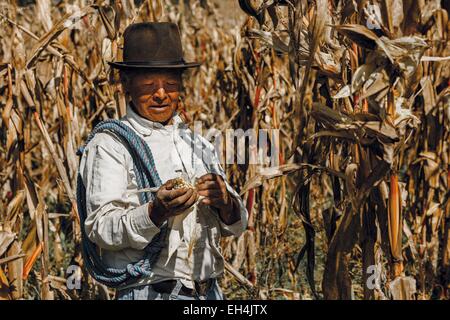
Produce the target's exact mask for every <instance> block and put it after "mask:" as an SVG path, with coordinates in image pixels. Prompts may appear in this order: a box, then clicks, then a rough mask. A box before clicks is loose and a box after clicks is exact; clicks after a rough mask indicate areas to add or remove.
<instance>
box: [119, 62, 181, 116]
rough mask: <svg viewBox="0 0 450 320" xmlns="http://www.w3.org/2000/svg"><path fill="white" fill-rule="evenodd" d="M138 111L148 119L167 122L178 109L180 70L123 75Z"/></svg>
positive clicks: (123, 80) (127, 90)
mask: <svg viewBox="0 0 450 320" xmlns="http://www.w3.org/2000/svg"><path fill="white" fill-rule="evenodd" d="M122 84H123V86H124V89H125V91H126V92H127V93H128V94H129V95H130V97H131V101H132V102H133V104H134V106H135V108H136V110H135V111H136V112H137V113H138V114H139V115H140V116H141V117H143V118H146V119H148V120H151V121H154V122H159V123H162V124H167V123H168V122H169V121H170V120H171V119H172V117H173V116H174V114H175V112H176V111H177V109H178V98H179V96H180V90H181V72H180V71H171V70H167V71H166V70H164V71H157V70H151V71H139V72H131V73H125V75H124V76H123V77H122Z"/></svg>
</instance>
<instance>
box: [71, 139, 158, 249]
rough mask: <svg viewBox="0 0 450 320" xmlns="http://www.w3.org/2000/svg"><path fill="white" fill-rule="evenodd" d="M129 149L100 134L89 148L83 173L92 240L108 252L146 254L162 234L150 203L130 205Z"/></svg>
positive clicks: (81, 163) (81, 167)
mask: <svg viewBox="0 0 450 320" xmlns="http://www.w3.org/2000/svg"><path fill="white" fill-rule="evenodd" d="M126 152H128V151H127V149H126V148H125V146H123V145H122V144H121V143H119V142H118V141H116V140H115V138H113V137H112V136H111V135H109V134H107V133H99V134H97V135H96V137H95V138H94V139H93V140H92V141H91V142H90V143H89V144H88V145H87V147H86V149H85V151H84V153H83V156H82V159H81V162H80V172H81V176H82V179H83V183H84V185H85V187H86V211H87V218H86V221H85V224H84V228H85V231H86V234H87V236H88V237H89V239H90V240H91V241H92V242H94V243H95V244H97V245H98V246H99V247H100V248H103V249H106V250H122V249H125V248H133V249H138V250H142V249H144V248H145V247H146V246H147V245H148V244H149V243H150V241H151V240H152V238H153V237H154V236H155V235H156V234H157V233H158V232H159V231H160V229H159V228H158V227H157V226H156V225H155V224H154V223H153V222H152V220H151V219H150V217H149V215H148V203H146V204H142V205H141V204H139V203H136V202H132V201H129V199H127V197H126V196H124V192H125V191H126V189H127V184H128V169H127V164H126V157H125V153H126Z"/></svg>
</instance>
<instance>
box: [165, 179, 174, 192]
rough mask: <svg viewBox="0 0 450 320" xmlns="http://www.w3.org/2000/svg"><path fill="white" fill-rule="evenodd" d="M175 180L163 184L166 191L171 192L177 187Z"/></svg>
mask: <svg viewBox="0 0 450 320" xmlns="http://www.w3.org/2000/svg"><path fill="white" fill-rule="evenodd" d="M175 181H176V180H175V179H170V180H167V181H166V183H164V184H163V187H164V189H166V190H171V189H172V188H173V187H174V186H175Z"/></svg>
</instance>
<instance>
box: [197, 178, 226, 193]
mask: <svg viewBox="0 0 450 320" xmlns="http://www.w3.org/2000/svg"><path fill="white" fill-rule="evenodd" d="M220 187H221V185H220V184H219V183H218V182H217V181H211V180H208V181H204V182H201V183H199V184H198V185H197V190H198V191H202V190H207V189H219V188H220Z"/></svg>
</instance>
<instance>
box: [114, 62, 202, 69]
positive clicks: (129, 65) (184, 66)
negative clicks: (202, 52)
mask: <svg viewBox="0 0 450 320" xmlns="http://www.w3.org/2000/svg"><path fill="white" fill-rule="evenodd" d="M108 64H109V65H110V66H111V67H113V68H116V69H188V68H195V67H199V66H200V65H201V63H198V62H185V63H181V64H158V65H155V64H133V63H127V62H112V61H108Z"/></svg>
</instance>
